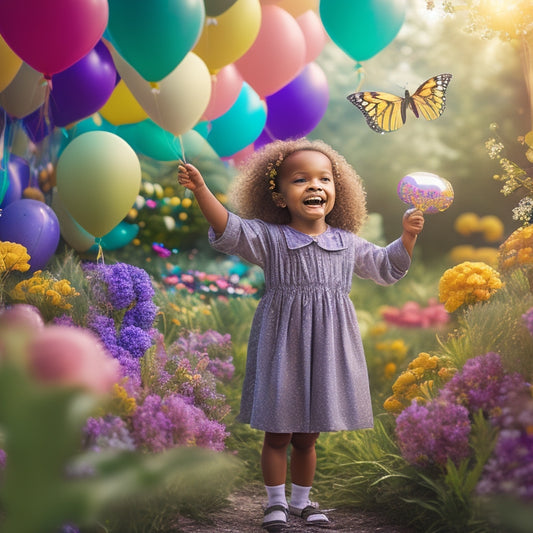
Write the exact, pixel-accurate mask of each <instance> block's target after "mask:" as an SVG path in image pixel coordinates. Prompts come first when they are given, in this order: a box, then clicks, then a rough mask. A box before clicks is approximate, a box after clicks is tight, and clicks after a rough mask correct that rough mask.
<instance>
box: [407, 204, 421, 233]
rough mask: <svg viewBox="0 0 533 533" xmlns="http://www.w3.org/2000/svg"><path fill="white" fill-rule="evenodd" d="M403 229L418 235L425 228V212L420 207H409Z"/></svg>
mask: <svg viewBox="0 0 533 533" xmlns="http://www.w3.org/2000/svg"><path fill="white" fill-rule="evenodd" d="M402 223H403V230H404V231H405V232H407V233H410V234H411V235H418V234H419V233H420V232H421V231H422V229H423V228H424V213H422V211H420V209H408V210H407V211H406V212H405V213H404V215H403V220H402Z"/></svg>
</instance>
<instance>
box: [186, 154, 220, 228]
mask: <svg viewBox="0 0 533 533" xmlns="http://www.w3.org/2000/svg"><path fill="white" fill-rule="evenodd" d="M178 182H179V183H180V185H183V186H184V187H185V188H187V189H189V190H190V191H192V193H193V194H194V197H195V198H196V201H197V202H198V206H199V207H200V210H201V211H202V213H203V215H204V217H205V219H206V220H207V222H209V225H210V226H211V227H212V228H213V231H214V232H215V235H222V233H224V230H225V229H226V224H227V223H228V211H227V210H226V208H225V207H224V206H223V205H222V204H221V203H220V202H219V201H218V200H217V198H216V197H215V195H214V194H213V193H212V192H211V191H210V190H209V188H208V187H207V185H206V183H205V181H204V178H203V177H202V175H201V174H200V171H199V170H198V169H197V168H196V167H195V166H193V165H191V164H190V163H183V164H180V165H178Z"/></svg>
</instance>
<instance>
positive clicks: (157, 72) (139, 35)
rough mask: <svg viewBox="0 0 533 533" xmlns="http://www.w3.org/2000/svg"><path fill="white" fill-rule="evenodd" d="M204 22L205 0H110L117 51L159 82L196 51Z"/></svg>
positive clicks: (111, 23) (150, 79)
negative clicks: (192, 51)
mask: <svg viewBox="0 0 533 533" xmlns="http://www.w3.org/2000/svg"><path fill="white" fill-rule="evenodd" d="M204 21H205V6H204V2H203V0H109V23H108V26H107V31H108V33H109V35H110V36H111V41H112V43H113V45H114V46H115V48H116V50H117V52H118V53H119V54H120V55H121V56H122V57H123V58H124V59H125V60H126V61H127V62H128V63H129V64H130V65H131V66H132V67H133V68H134V69H135V70H136V71H137V72H138V73H139V74H140V75H141V76H142V77H143V78H144V79H145V80H148V81H152V82H157V81H161V80H162V79H163V78H164V77H165V76H167V75H168V74H170V73H171V72H172V71H173V70H174V69H175V68H176V67H177V66H178V65H179V64H180V63H181V61H182V59H183V58H184V57H185V56H186V55H187V53H188V52H190V51H191V50H192V48H193V47H194V45H195V44H196V42H197V41H198V39H199V37H200V34H201V33H202V29H203V26H204Z"/></svg>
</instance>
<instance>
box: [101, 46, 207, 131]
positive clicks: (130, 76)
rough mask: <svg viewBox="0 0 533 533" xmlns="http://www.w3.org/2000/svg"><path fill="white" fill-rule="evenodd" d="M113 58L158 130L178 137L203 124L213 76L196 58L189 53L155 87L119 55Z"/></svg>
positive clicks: (198, 58) (112, 52)
mask: <svg viewBox="0 0 533 533" xmlns="http://www.w3.org/2000/svg"><path fill="white" fill-rule="evenodd" d="M111 55H112V56H113V61H114V62H115V66H116V68H117V70H118V72H119V74H120V76H121V78H122V79H123V80H124V83H125V84H126V85H127V86H128V89H129V90H130V91H131V94H132V95H133V96H134V97H135V99H136V100H137V102H139V104H140V105H141V106H142V108H143V109H144V111H145V112H146V113H147V115H148V116H149V117H150V118H151V119H152V120H153V121H154V122H155V123H156V124H157V125H158V126H161V127H162V128H163V129H164V130H166V131H168V132H170V133H173V134H174V135H176V136H178V135H182V134H183V133H185V132H186V131H189V130H190V129H191V128H192V127H193V126H194V125H195V124H196V123H197V122H198V121H199V120H200V118H201V117H202V115H203V113H204V111H205V110H206V108H207V105H208V104H209V100H210V98H211V75H210V74H209V70H208V68H207V66H206V64H205V63H204V62H203V61H202V59H200V57H198V56H197V55H196V54H194V53H193V52H189V53H188V54H187V55H186V56H185V58H184V59H183V60H182V62H181V63H180V64H179V65H178V66H177V67H176V68H175V69H174V70H173V71H172V72H171V73H170V74H169V75H168V76H166V77H165V78H163V79H162V80H161V81H159V82H157V84H155V87H153V86H152V84H150V83H149V82H147V81H146V80H145V79H144V78H143V77H142V76H141V75H140V74H139V73H138V72H137V71H136V70H135V69H134V68H133V67H132V66H131V65H130V64H129V63H127V62H126V61H124V59H122V57H121V56H120V55H119V54H118V53H117V52H116V51H113V50H112V51H111Z"/></svg>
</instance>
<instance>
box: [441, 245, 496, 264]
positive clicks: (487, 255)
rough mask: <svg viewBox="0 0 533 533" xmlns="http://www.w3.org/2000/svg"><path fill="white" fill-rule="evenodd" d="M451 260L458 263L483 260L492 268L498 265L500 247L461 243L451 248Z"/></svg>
mask: <svg viewBox="0 0 533 533" xmlns="http://www.w3.org/2000/svg"><path fill="white" fill-rule="evenodd" d="M449 257H450V261H451V262H452V263H453V264H454V265H457V264H459V263H462V262H464V261H481V262H482V263H487V265H490V266H491V267H492V268H496V267H497V266H498V259H499V254H498V249H497V248H491V247H490V246H480V247H479V248H476V247H474V246H471V245H470V244H461V245H458V246H454V247H453V248H452V249H451V250H450V254H449Z"/></svg>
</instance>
